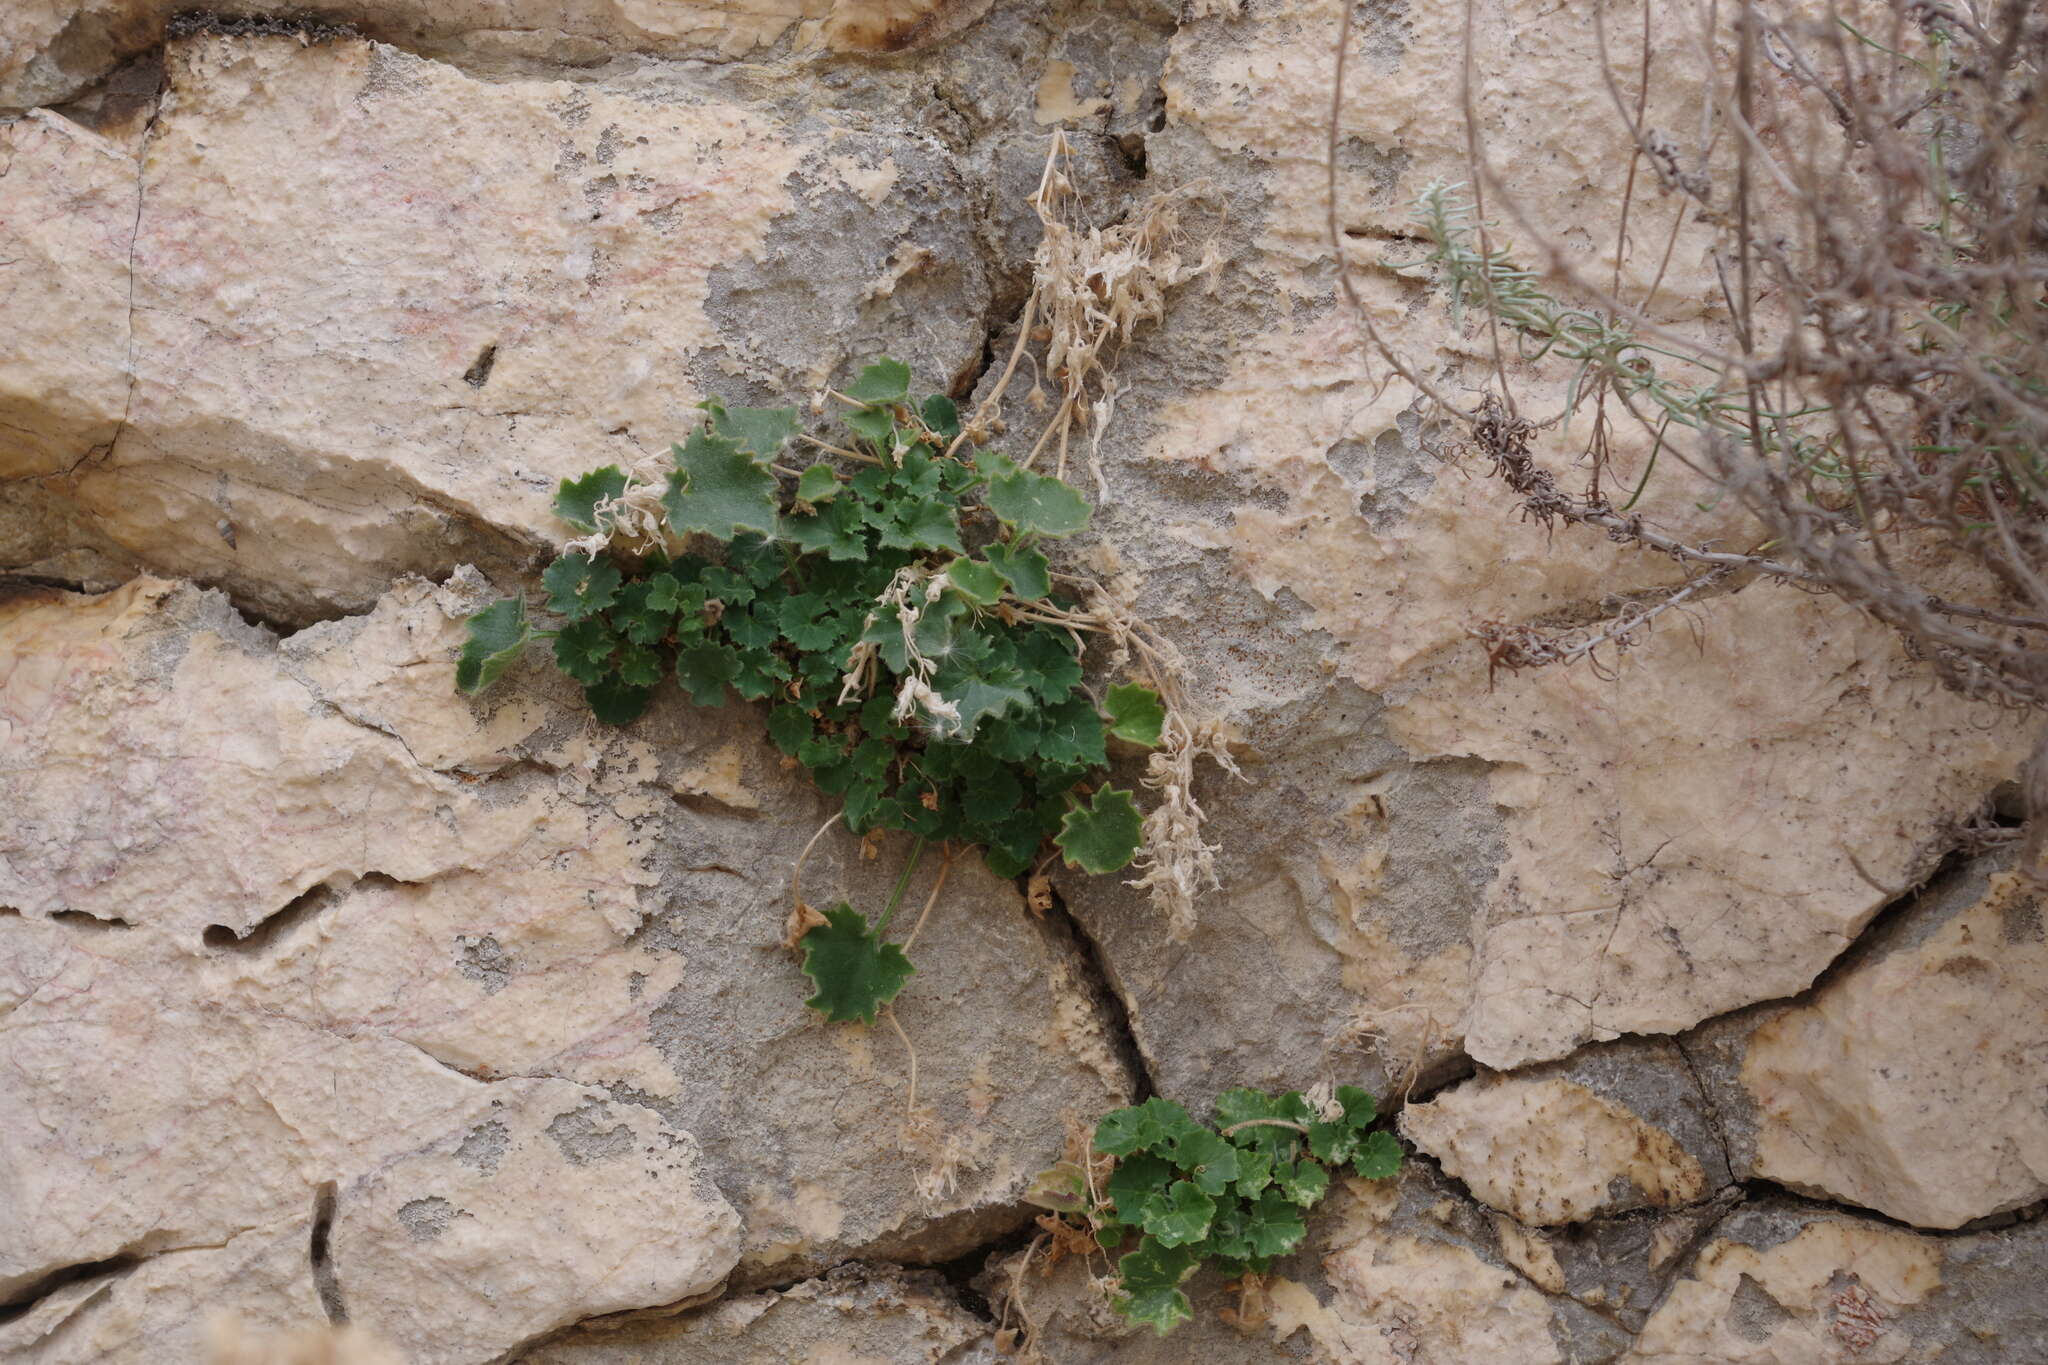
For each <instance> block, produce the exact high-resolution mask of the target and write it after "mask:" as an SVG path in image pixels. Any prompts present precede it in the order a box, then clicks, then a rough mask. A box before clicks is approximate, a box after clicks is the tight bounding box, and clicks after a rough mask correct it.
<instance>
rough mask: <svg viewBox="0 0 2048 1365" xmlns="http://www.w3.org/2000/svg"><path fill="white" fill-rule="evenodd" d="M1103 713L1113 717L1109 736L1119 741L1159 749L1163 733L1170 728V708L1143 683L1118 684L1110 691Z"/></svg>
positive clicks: (1110, 720) (1110, 721)
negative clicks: (1160, 735)
mask: <svg viewBox="0 0 2048 1365" xmlns="http://www.w3.org/2000/svg"><path fill="white" fill-rule="evenodd" d="M1102 709H1103V710H1105V711H1107V712H1108V713H1109V732H1110V733H1111V734H1112V735H1115V736H1116V737H1117V738H1118V739H1123V740H1129V741H1130V742H1131V743H1133V744H1142V745H1144V746H1145V747H1146V748H1148V749H1156V748H1158V747H1159V732H1160V731H1161V730H1162V729H1163V728H1165V725H1166V707H1165V706H1164V705H1163V704H1162V703H1161V702H1160V700H1159V694H1158V693H1157V692H1154V691H1153V690H1152V689H1151V688H1149V687H1146V686H1144V685H1143V684H1142V683H1118V684H1117V685H1116V686H1114V687H1112V688H1110V689H1109V694H1108V697H1107V699H1106V700H1105V701H1104V702H1103V707H1102Z"/></svg>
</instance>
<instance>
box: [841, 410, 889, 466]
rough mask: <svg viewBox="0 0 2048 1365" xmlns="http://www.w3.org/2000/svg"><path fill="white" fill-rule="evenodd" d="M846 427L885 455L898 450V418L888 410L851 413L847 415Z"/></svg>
mask: <svg viewBox="0 0 2048 1365" xmlns="http://www.w3.org/2000/svg"><path fill="white" fill-rule="evenodd" d="M846 426H847V429H848V430H849V431H851V432H852V433H853V434H854V435H856V436H858V437H860V438H861V439H862V440H863V441H866V442H867V443H868V444H870V445H872V446H874V447H875V448H876V449H877V450H879V451H881V452H882V453H883V454H884V455H887V454H889V453H890V452H891V451H893V450H895V449H896V416H895V413H893V412H892V411H891V410H890V409H888V408H873V409H868V410H864V411H861V412H849V413H847V414H846Z"/></svg>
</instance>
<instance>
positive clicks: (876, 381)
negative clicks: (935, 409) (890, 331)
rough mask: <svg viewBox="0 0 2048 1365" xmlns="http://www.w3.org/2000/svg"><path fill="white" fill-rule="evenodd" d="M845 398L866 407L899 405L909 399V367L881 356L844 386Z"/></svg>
mask: <svg viewBox="0 0 2048 1365" xmlns="http://www.w3.org/2000/svg"><path fill="white" fill-rule="evenodd" d="M846 396H847V397H848V398H851V399H852V400H853V401H854V402H856V403H860V404H862V405H864V406H866V407H874V406H875V405H876V404H878V403H901V402H903V401H904V400H905V399H906V398H908V397H910V367H909V366H908V365H906V364H904V363H903V362H902V361H900V360H891V359H890V358H889V357H888V356H883V357H882V358H881V359H880V360H877V361H876V362H875V363H874V364H872V365H870V366H868V367H867V368H866V369H864V370H862V371H861V372H860V374H859V376H857V377H856V378H855V379H854V381H853V382H852V383H851V384H848V385H847V386H846Z"/></svg>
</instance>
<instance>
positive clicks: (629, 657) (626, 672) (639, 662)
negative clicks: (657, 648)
mask: <svg viewBox="0 0 2048 1365" xmlns="http://www.w3.org/2000/svg"><path fill="white" fill-rule="evenodd" d="M619 680H620V681H621V682H624V683H626V684H628V685H629V686H632V687H652V686H654V685H655V684H656V683H658V682H660V681H661V656H660V655H659V654H656V653H655V652H654V651H653V650H651V649H649V648H647V646H645V645H635V644H629V645H627V646H626V647H625V648H623V649H621V650H620V651H619Z"/></svg>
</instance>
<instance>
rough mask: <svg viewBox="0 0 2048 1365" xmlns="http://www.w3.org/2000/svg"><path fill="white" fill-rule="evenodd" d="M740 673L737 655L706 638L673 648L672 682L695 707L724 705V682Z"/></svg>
mask: <svg viewBox="0 0 2048 1365" xmlns="http://www.w3.org/2000/svg"><path fill="white" fill-rule="evenodd" d="M739 675H740V659H739V655H737V654H735V653H733V651H732V649H731V648H730V647H729V646H726V645H714V644H712V643H710V642H709V641H706V642H704V643H702V644H694V645H688V646H686V647H684V648H682V649H679V650H677V651H676V681H677V682H678V683H680V684H682V688H683V690H684V691H685V692H688V693H689V694H690V700H691V701H693V702H696V703H697V705H699V706H722V705H724V704H725V685H726V684H727V683H729V682H731V681H732V680H733V679H734V678H737V677H738V676H739Z"/></svg>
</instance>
